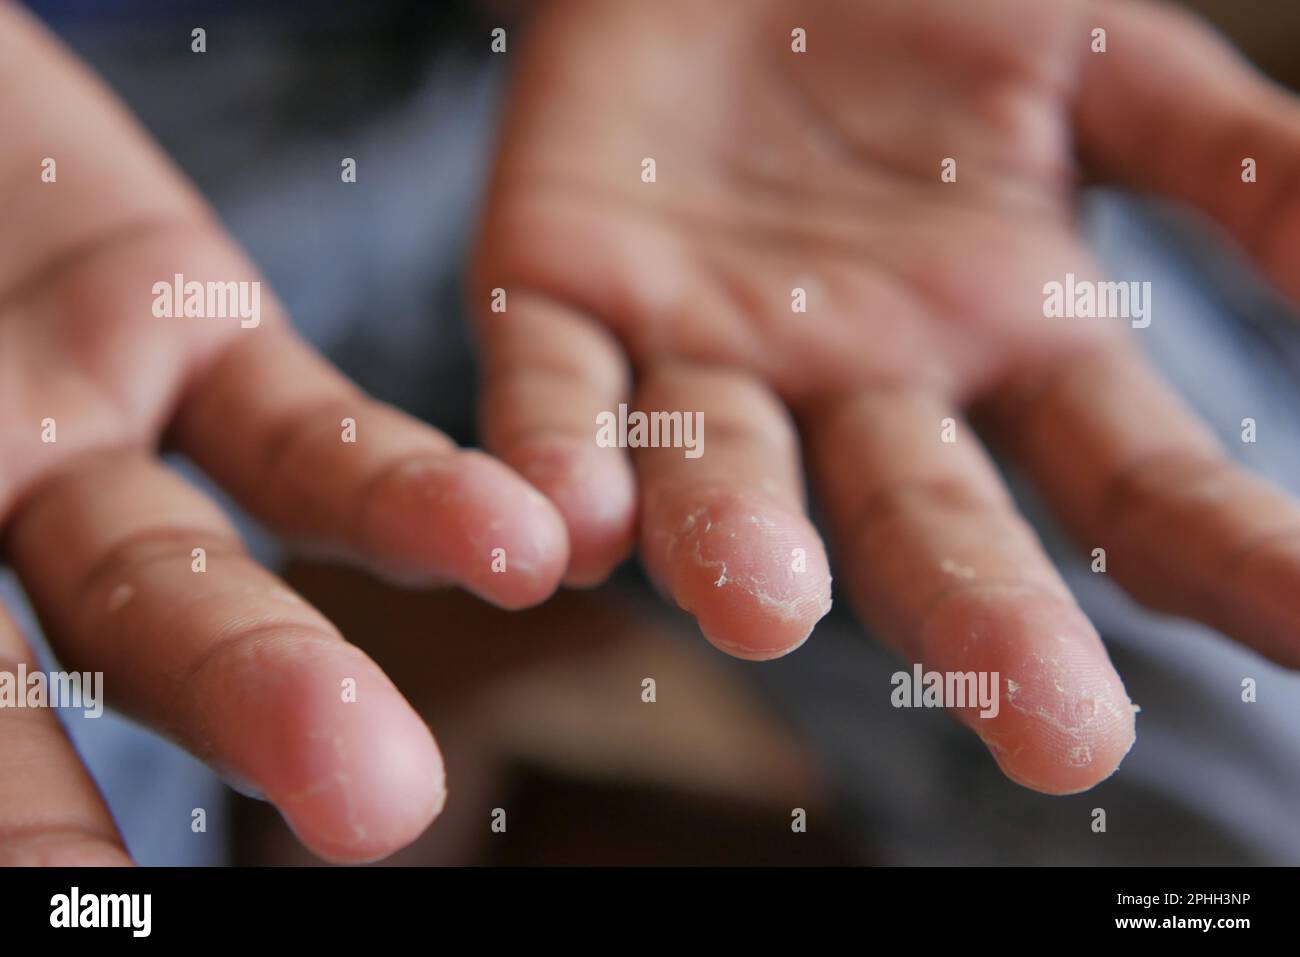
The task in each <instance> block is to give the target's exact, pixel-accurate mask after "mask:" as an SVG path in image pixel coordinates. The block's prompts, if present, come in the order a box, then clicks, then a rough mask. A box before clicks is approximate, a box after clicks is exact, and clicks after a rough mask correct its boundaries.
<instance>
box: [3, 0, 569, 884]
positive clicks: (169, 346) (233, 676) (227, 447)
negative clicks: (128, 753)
mask: <svg viewBox="0 0 1300 957" xmlns="http://www.w3.org/2000/svg"><path fill="white" fill-rule="evenodd" d="M0 64H2V65H3V66H2V67H0V116H3V117H4V124H3V125H4V129H5V136H4V150H3V152H2V153H0V174H2V175H0V189H2V190H3V195H2V197H0V198H2V201H3V207H4V209H5V210H6V216H5V219H4V222H3V224H2V225H0V529H3V531H4V533H5V539H4V546H5V552H6V557H7V559H8V560H9V561H11V562H12V564H13V565H14V567H15V568H16V569H17V572H18V574H19V576H20V577H21V579H22V581H23V583H24V585H25V587H26V589H27V591H28V592H29V594H30V595H31V598H32V600H33V602H34V603H35V606H36V608H37V610H38V612H39V613H40V616H41V618H42V620H43V622H44V624H45V626H46V630H47V632H48V633H49V636H50V638H51V641H52V643H53V646H54V649H55V651H56V652H57V654H58V656H59V658H60V661H61V663H62V664H61V667H63V668H66V669H69V670H77V671H90V672H96V671H98V672H103V674H104V687H105V690H106V692H107V694H108V697H109V699H110V701H113V702H115V703H116V704H118V705H119V706H120V707H121V708H122V709H123V710H125V711H126V712H127V713H129V714H131V715H134V716H136V717H137V718H139V719H141V720H142V721H144V722H146V723H147V724H149V725H150V726H152V727H154V728H156V729H158V730H160V731H162V732H164V733H166V734H167V735H169V736H170V737H172V738H173V739H175V740H176V741H177V742H179V743H180V744H182V745H184V746H185V747H187V748H188V749H189V750H190V751H192V752H193V753H194V754H196V755H197V756H199V757H200V758H202V759H204V760H205V761H207V762H209V763H210V764H212V765H213V766H214V767H216V768H218V769H219V770H220V771H221V772H222V773H224V774H226V775H227V776H228V777H229V778H231V779H233V780H236V781H240V782H242V783H243V784H244V785H245V786H246V787H248V788H250V789H252V790H254V791H257V792H260V793H262V794H263V795H265V796H266V797H267V798H268V799H269V800H270V801H272V802H273V803H274V804H275V805H276V806H277V807H278V808H279V809H280V811H281V812H282V813H283V814H284V815H285V817H286V819H287V820H288V822H289V823H290V825H291V826H292V827H293V828H294V830H295V831H296V832H297V834H298V835H299V836H300V837H301V839H302V840H303V842H304V843H305V844H306V845H307V846H309V847H310V848H311V849H312V850H314V851H315V852H317V853H318V854H321V855H323V856H325V857H329V858H333V859H338V860H349V861H351V860H365V859H371V858H377V857H381V856H384V855H386V854H388V853H389V852H391V851H393V850H395V849H396V848H398V847H400V846H402V845H404V844H406V843H407V842H409V841H410V840H412V839H413V838H414V837H415V836H416V835H418V834H419V833H420V832H421V831H422V830H424V828H425V827H426V826H427V824H428V823H429V821H430V820H431V819H432V818H433V816H434V815H435V814H436V813H437V812H438V810H439V809H440V808H441V806H442V802H443V800H444V797H445V788H444V783H443V766H442V759H441V756H440V755H439V753H438V749H437V747H436V746H435V744H434V742H433V739H432V738H431V737H430V734H429V730H428V728H427V727H426V726H425V724H424V723H423V721H421V720H420V718H419V717H418V716H417V715H416V714H415V712H413V711H412V710H411V708H410V706H409V705H408V704H407V703H406V701H405V700H404V699H403V698H402V696H401V695H400V694H398V692H397V690H396V689H395V688H394V687H393V685H392V684H391V682H390V681H389V680H388V678H387V677H385V675H384V674H383V673H382V672H381V671H380V670H379V668H378V667H377V666H376V665H375V664H374V663H373V662H372V661H371V660H370V659H369V658H367V657H366V656H365V655H364V654H363V653H361V652H360V651H359V650H358V649H356V648H354V647H353V646H351V645H349V644H347V643H346V642H344V641H343V640H342V638H341V636H340V635H339V633H338V632H337V631H336V630H335V628H334V627H333V626H332V625H331V624H330V623H329V621H327V620H326V619H325V618H324V617H323V616H322V615H321V614H319V613H318V612H317V611H315V610H314V609H313V608H311V607H310V606H309V605H308V604H307V603H306V602H304V601H303V600H302V599H300V598H299V597H298V596H297V595H295V594H294V593H293V592H291V591H290V590H289V589H288V588H287V587H286V586H285V585H284V584H282V583H281V582H280V581H279V579H277V578H276V577H275V576H274V575H272V574H270V573H268V572H267V571H265V570H264V569H262V568H261V567H260V566H258V565H257V564H255V563H254V562H253V561H252V560H251V559H250V558H249V556H248V555H247V554H246V553H245V552H244V550H243V548H242V547H241V545H240V543H239V541H238V538H237V536H236V533H235V531H234V530H233V528H232V527H231V526H230V524H229V522H228V521H227V520H226V518H225V517H224V516H223V513H222V512H221V510H220V509H218V508H217V506H216V505H215V504H213V503H212V502H210V501H208V500H207V499H206V497H205V496H203V495H202V494H200V493H199V492H198V491H196V490H195V489H194V488H193V487H192V486H190V485H188V484H187V483H185V482H184V481H182V480H181V479H180V478H178V477H177V476H176V475H175V474H174V473H173V472H172V471H170V470H169V469H167V468H165V467H164V466H163V465H162V464H160V463H159V462H158V460H157V458H156V447H157V446H158V445H159V443H160V441H161V440H163V439H165V440H166V443H167V444H168V445H170V446H172V447H175V448H177V449H179V450H181V451H183V452H185V453H186V454H188V455H189V456H190V457H191V458H193V459H194V460H195V461H196V462H197V463H198V464H199V465H200V466H202V467H203V468H205V469H206V470H207V472H208V473H209V474H210V475H212V476H213V477H214V478H215V479H217V480H218V481H219V482H220V483H221V484H223V485H224V486H225V487H226V489H228V490H229V491H230V492H231V493H232V494H233V495H234V497H235V498H236V499H238V500H239V501H240V502H241V503H242V504H243V505H244V506H245V507H246V508H248V509H249V510H250V511H251V512H252V513H253V514H255V515H256V516H257V517H259V518H260V519H261V520H263V521H264V522H265V523H267V524H268V525H269V526H270V527H272V528H273V529H275V530H277V531H279V532H281V533H283V534H284V535H286V536H288V537H290V538H291V539H294V540H296V541H299V542H306V543H308V544H310V545H311V546H312V547H314V548H316V549H317V550H324V551H327V552H329V553H331V554H335V555H339V556H342V557H346V558H350V559H353V560H355V561H357V562H359V563H362V564H364V565H365V566H367V567H369V568H371V569H372V570H375V571H379V572H381V573H384V574H386V575H387V576H388V577H391V578H397V579H400V580H403V581H413V582H428V581H430V580H432V579H435V578H436V579H446V580H451V581H455V582H458V583H460V584H463V585H465V586H466V587H468V588H470V589H471V590H473V591H475V592H476V593H478V594H479V595H482V596H483V597H485V598H488V599H489V600H491V601H493V602H495V603H497V604H500V605H503V606H506V607H512V608H513V607H520V606H523V605H526V604H530V603H534V602H537V601H540V600H541V599H543V598H545V597H546V596H547V595H548V594H550V593H551V591H552V590H553V589H554V587H555V586H556V584H557V582H558V580H559V576H560V573H561V572H562V570H563V568H564V564H565V561H566V556H567V545H566V539H565V533H564V528H563V525H562V522H561V519H560V517H559V516H558V515H557V514H556V512H555V510H554V509H553V508H552V507H551V506H550V505H549V504H548V503H547V502H546V501H545V500H544V499H542V497H541V496H540V495H538V494H537V493H536V492H535V491H533V490H532V489H531V488H530V487H529V486H528V485H527V484H526V483H524V482H523V481H522V480H521V479H519V478H518V477H517V476H515V475H514V474H512V473H511V472H510V471H509V470H508V469H506V468H504V467H503V466H502V465H500V464H499V463H497V462H495V461H493V460H491V459H489V458H487V457H486V456H484V455H482V454H481V453H476V452H465V451H460V450H458V449H456V448H454V446H453V445H452V443H451V442H450V441H449V440H448V439H447V438H445V437H444V436H441V435H439V434H438V433H436V432H434V431H433V430H431V429H429V428H427V427H426V426H424V425H423V424H422V423H420V422H418V421H415V420H413V419H411V418H409V417H407V416H405V415H403V414H401V413H400V412H398V411H397V410H395V409H392V408H388V407H386V406H383V405H380V404H378V403H376V402H374V401H372V400H370V399H368V398H367V397H365V396H364V395H362V394H361V393H360V392H359V391H358V390H357V389H356V388H355V387H354V386H352V385H351V384H350V383H348V382H347V381H346V380H345V379H344V378H343V377H342V376H341V375H340V374H339V373H338V372H336V371H335V370H333V369H332V368H331V367H330V366H328V365H327V364H326V363H325V362H324V360H322V359H321V358H320V357H319V356H317V355H316V354H315V353H314V352H313V351H312V350H311V349H310V348H309V347H307V346H306V345H305V344H304V343H303V342H301V341H300V340H299V339H298V338H297V337H296V336H295V335H294V333H293V332H292V330H291V329H290V327H289V325H288V323H287V322H286V320H285V318H284V316H283V314H282V310H281V308H280V306H279V305H278V304H277V303H275V302H274V300H273V297H272V296H271V294H270V293H269V291H263V292H262V294H261V315H260V321H259V322H257V323H256V324H255V325H254V324H253V323H251V322H241V319H240V318H225V319H221V318H217V319H213V318H196V317H189V318H184V317H182V318H158V317H156V316H155V315H154V314H153V306H154V302H155V299H156V293H155V291H154V284H155V283H158V282H162V283H164V284H169V283H171V282H172V281H173V277H174V275H175V274H177V273H180V274H182V275H183V276H184V277H185V278H186V279H187V280H193V281H199V282H207V281H222V282H226V281H247V282H253V281H256V280H257V278H258V277H257V275H256V272H255V270H254V268H253V267H252V265H251V264H250V263H248V262H247V260H246V259H244V257H243V256H242V254H241V253H240V252H239V251H238V250H237V249H236V248H235V246H234V244H233V243H232V242H231V241H230V240H229V239H228V238H227V237H226V236H225V235H224V234H223V232H222V230H221V228H220V226H219V225H218V224H217V222H216V221H215V220H214V218H213V216H212V214H211V213H210V212H209V211H208V210H207V209H206V208H205V207H204V205H203V204H202V203H201V201H200V200H199V199H198V198H197V197H196V196H195V194H194V193H193V192H192V190H191V188H190V187H189V186H188V185H187V184H185V183H184V182H183V181H182V180H181V179H180V178H179V176H178V174H177V173H176V172H175V171H174V170H173V169H172V168H171V167H170V166H169V165H168V164H167V162H166V161H165V160H164V159H163V158H162V157H161V156H159V155H158V153H157V152H156V150H155V149H154V147H153V146H152V145H151V144H150V143H149V142H148V141H147V139H146V138H145V137H144V136H143V135H142V133H141V131H140V130H138V129H137V128H136V127H135V126H134V125H133V124H132V122H131V121H130V120H129V119H128V117H127V116H126V115H125V114H124V112H123V110H122V108H121V107H120V106H119V105H117V104H116V103H114V102H113V101H112V100H111V99H110V97H109V96H108V95H107V94H106V93H105V92H104V91H103V90H102V89H101V88H99V86H98V85H97V84H96V83H95V82H94V81H93V80H92V79H91V78H90V77H88V76H87V75H86V74H85V73H84V71H83V70H82V69H81V68H80V67H78V66H77V65H76V64H74V63H73V61H72V60H71V59H70V58H69V56H68V55H67V54H66V53H65V52H63V51H62V50H60V49H59V48H58V47H57V46H56V44H55V43H54V42H53V41H52V40H51V38H50V37H48V36H47V35H46V34H45V33H44V31H43V30H41V29H40V28H39V27H38V26H37V25H36V24H35V23H34V22H33V21H32V20H30V19H29V18H28V17H27V15H25V14H23V13H22V12H20V11H19V10H18V9H17V7H15V6H13V5H9V4H4V5H2V6H0ZM46 157H49V158H52V159H54V160H55V162H56V166H55V167H54V170H55V177H56V178H55V180H54V181H53V182H43V181H42V179H41V173H42V161H43V159H44V158H46ZM249 288H250V289H251V287H249ZM246 325H247V326H248V327H247V328H246V327H245V326H246ZM345 418H346V419H351V420H353V421H354V423H355V429H356V441H355V442H344V441H343V438H344V427H343V424H342V423H343V420H344V419H345ZM496 548H501V549H504V558H505V571H493V569H492V550H493V549H496ZM195 549H203V550H204V552H203V553H201V554H200V553H196V552H195ZM196 555H198V557H196ZM200 559H201V560H200ZM499 568H500V565H499V564H498V569H499ZM19 662H25V663H27V664H28V666H29V667H31V662H30V657H29V655H28V653H27V651H26V649H25V648H24V646H23V643H22V642H21V640H20V639H19V637H18V635H17V634H16V632H15V630H14V628H13V625H12V622H11V621H9V620H8V618H6V617H5V616H4V615H3V611H2V610H0V670H5V671H9V672H11V673H16V671H17V665H18V663H19ZM348 681H351V682H354V683H355V700H354V701H352V700H348V695H347V693H346V691H347V689H346V687H345V682H348ZM0 726H2V727H0V862H5V863H14V862H46V863H87V862H95V861H105V862H121V861H124V860H125V859H126V858H125V854H124V852H123V849H122V845H121V842H120V839H119V838H118V835H117V834H116V831H115V829H114V827H113V825H112V821H111V818H110V817H109V815H108V814H107V812H106V811H105V809H104V808H103V806H102V804H101V802H100V799H99V797H98V795H97V794H96V792H95V789H94V785H93V784H92V783H91V781H90V779H89V777H88V775H87V774H86V773H85V771H84V769H82V768H81V767H80V765H79V763H78V761H77V758H76V756H75V754H74V752H73V751H72V749H71V747H70V746H69V745H68V743H67V741H66V740H65V739H64V737H63V734H62V730H61V728H60V727H59V724H58V721H57V719H56V718H55V717H54V716H53V715H52V714H51V713H50V712H48V711H27V710H10V709H2V710H0ZM175 826H176V827H178V828H179V827H187V826H188V821H179V822H176V823H175Z"/></svg>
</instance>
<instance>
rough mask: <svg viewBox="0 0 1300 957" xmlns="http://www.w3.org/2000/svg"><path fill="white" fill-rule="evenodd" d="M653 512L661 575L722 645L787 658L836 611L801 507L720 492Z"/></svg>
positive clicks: (752, 655)
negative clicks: (799, 511) (799, 510)
mask: <svg viewBox="0 0 1300 957" xmlns="http://www.w3.org/2000/svg"><path fill="white" fill-rule="evenodd" d="M651 521H652V522H654V523H655V528H654V530H653V531H651V532H649V535H650V537H651V540H652V542H653V544H652V545H651V546H650V551H651V552H653V553H657V554H659V555H661V556H662V557H661V559H660V560H661V561H662V563H663V567H662V568H661V569H659V570H658V572H657V574H656V577H658V578H659V579H660V580H661V581H663V582H664V583H665V585H666V586H667V589H668V591H669V592H670V593H671V594H672V596H673V598H674V599H675V600H676V602H677V604H678V605H679V606H681V607H682V608H683V609H685V610H686V611H689V612H691V613H692V614H694V615H695V617H696V619H697V621H698V622H699V626H700V630H701V631H702V632H703V633H704V636H705V637H706V638H707V639H708V640H709V641H710V642H711V643H712V644H713V645H714V646H716V647H717V648H718V649H720V650H721V651H724V652H726V653H727V654H730V655H732V656H734V657H738V658H745V659H749V660H756V661H763V660H769V659H772V658H778V657H781V656H782V655H786V654H789V653H790V652H792V651H794V650H795V649H796V648H798V647H799V646H800V645H802V644H803V643H804V642H805V641H806V640H807V639H808V637H809V635H810V634H811V633H812V630H813V628H814V626H815V625H816V624H817V622H818V621H820V620H821V619H822V618H823V617H824V616H825V615H826V613H827V612H828V611H830V607H831V589H830V566H829V563H828V562H827V559H826V551H825V548H824V546H823V545H822V542H821V538H820V537H819V536H818V534H817V532H816V530H815V529H814V528H813V527H812V525H811V524H810V523H809V522H808V520H807V519H806V518H805V517H804V516H803V515H801V514H798V513H795V512H792V511H790V510H789V509H787V508H785V507H784V506H781V505H779V504H777V503H775V502H773V501H772V500H770V499H768V498H766V497H765V496H762V495H760V494H757V493H748V492H715V493H709V494H707V495H704V496H701V497H696V498H694V499H689V500H687V501H686V502H683V503H681V504H679V505H678V506H676V507H675V508H674V509H673V510H672V511H671V512H669V513H666V514H665V513H662V512H661V513H660V515H659V516H657V517H656V518H654V519H652V520H651Z"/></svg>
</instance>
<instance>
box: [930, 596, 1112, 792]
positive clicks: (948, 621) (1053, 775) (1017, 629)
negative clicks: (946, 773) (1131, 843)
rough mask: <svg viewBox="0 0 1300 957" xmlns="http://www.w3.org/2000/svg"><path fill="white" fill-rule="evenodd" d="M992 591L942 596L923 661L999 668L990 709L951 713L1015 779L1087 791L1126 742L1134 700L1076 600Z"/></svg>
mask: <svg viewBox="0 0 1300 957" xmlns="http://www.w3.org/2000/svg"><path fill="white" fill-rule="evenodd" d="M996 592H997V586H989V587H988V588H987V589H963V590H960V591H957V592H955V593H954V594H953V595H952V596H951V597H949V598H948V599H946V600H944V601H942V602H941V603H940V604H939V605H938V606H937V607H936V608H935V609H934V611H933V612H932V613H931V615H930V617H929V620H928V623H927V625H926V628H925V630H924V631H923V633H922V635H921V639H920V647H919V649H918V652H919V659H920V661H921V663H922V665H923V666H924V667H925V669H926V670H933V671H955V672H967V671H976V672H978V671H985V672H994V671H996V672H997V673H998V675H999V684H1000V687H999V694H1000V700H999V707H998V714H997V716H996V717H991V718H982V717H980V716H979V711H980V709H979V708H964V709H954V711H955V713H956V714H957V716H958V718H959V719H960V720H961V721H962V723H963V724H965V725H966V726H967V727H969V728H970V729H971V730H972V731H974V732H975V733H976V734H978V735H979V736H980V739H981V740H983V741H984V743H985V744H986V745H988V748H989V751H990V752H992V754H993V757H994V759H995V760H996V761H997V762H998V766H999V767H1000V768H1002V770H1003V771H1004V772H1006V775H1007V776H1008V777H1009V778H1011V779H1012V780H1013V781H1016V782H1018V783H1020V784H1023V785H1024V786H1025V787H1029V788H1033V789H1034V790H1035V791H1043V792H1045V793H1048V794H1073V793H1075V792H1077V791H1085V790H1087V789H1088V788H1090V787H1092V786H1093V785H1095V784H1097V782H1098V781H1102V780H1105V779H1106V778H1108V777H1110V775H1111V774H1113V773H1114V772H1115V770H1116V769H1117V768H1118V767H1119V764H1120V762H1121V761H1122V760H1123V759H1124V756H1125V755H1126V754H1128V752H1129V749H1130V748H1131V747H1132V746H1133V742H1134V740H1135V737H1134V735H1135V730H1134V710H1135V709H1134V707H1133V705H1132V704H1131V703H1130V702H1129V698H1128V695H1127V693H1125V691H1124V685H1123V683H1122V682H1121V681H1120V680H1119V676H1118V675H1117V674H1116V673H1115V670H1114V669H1113V668H1111V667H1110V665H1109V662H1108V660H1107V658H1106V653H1105V650H1104V649H1103V648H1102V646H1101V640H1100V639H1099V638H1098V637H1097V632H1096V630H1095V629H1094V628H1093V627H1092V625H1091V623H1090V622H1089V621H1088V619H1087V618H1085V617H1084V615H1083V613H1082V612H1081V611H1079V609H1078V608H1077V607H1075V606H1074V605H1073V603H1070V602H1068V601H1067V600H1064V599H1060V598H1057V597H1056V596H1053V595H1048V594H1045V593H1042V592H1038V591H1030V590H1026V592H1025V594H1024V595H1023V596H1021V597H1020V599H1019V600H1018V601H1016V602H1015V603H1008V602H1007V601H1005V600H1004V599H1005V597H1006V596H1004V595H999V594H997V593H996ZM957 636H960V638H957Z"/></svg>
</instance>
